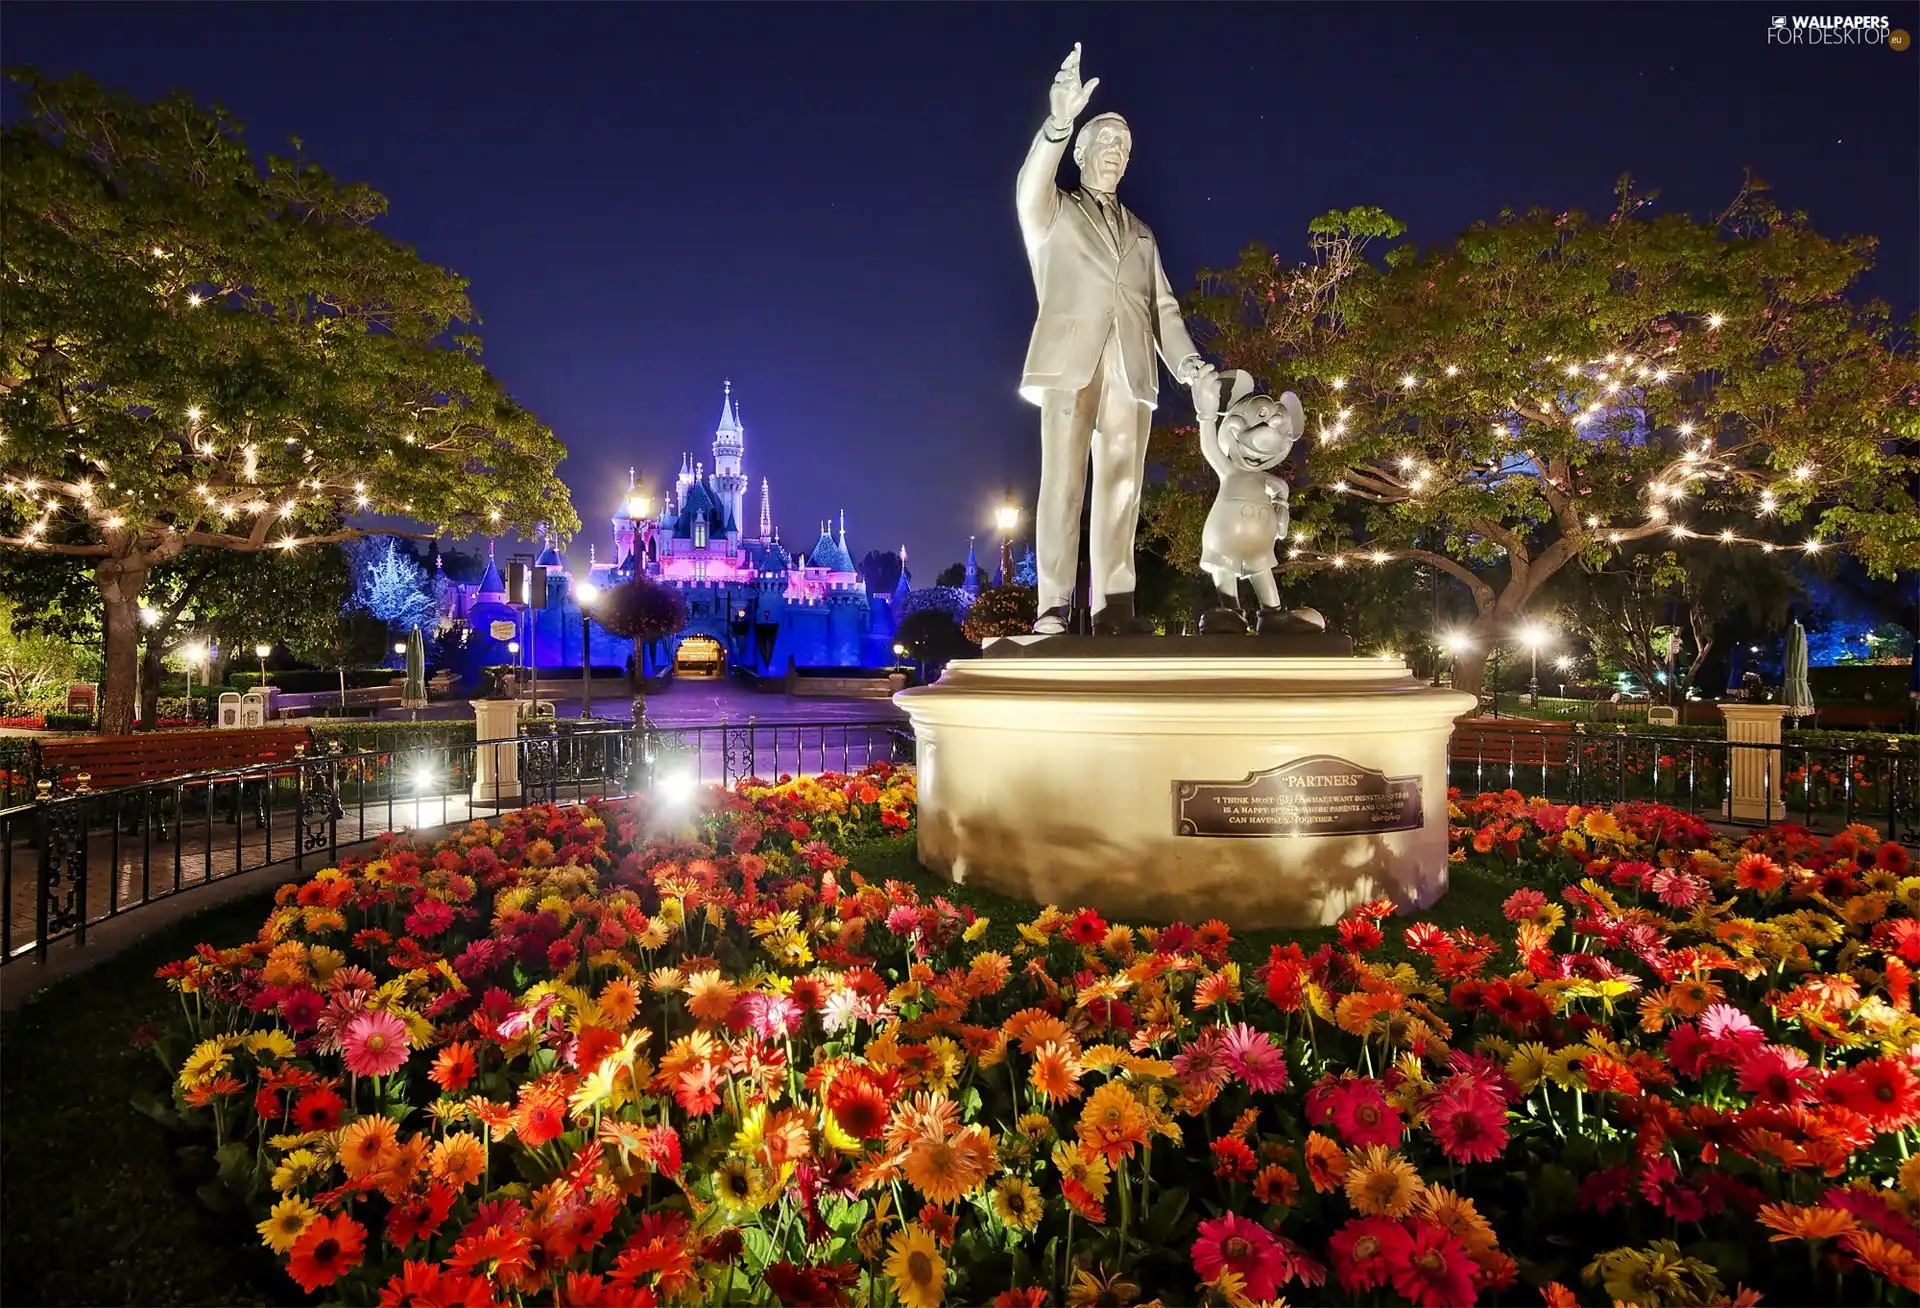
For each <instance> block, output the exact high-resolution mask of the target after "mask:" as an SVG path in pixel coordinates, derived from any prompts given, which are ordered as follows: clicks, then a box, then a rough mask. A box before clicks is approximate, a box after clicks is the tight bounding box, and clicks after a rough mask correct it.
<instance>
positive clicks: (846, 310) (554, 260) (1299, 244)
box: [0, 3, 1920, 584]
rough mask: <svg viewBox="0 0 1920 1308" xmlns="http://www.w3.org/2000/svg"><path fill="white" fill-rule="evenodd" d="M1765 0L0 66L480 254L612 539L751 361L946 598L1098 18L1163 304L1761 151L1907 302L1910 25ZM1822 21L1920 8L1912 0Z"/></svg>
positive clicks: (1706, 175) (284, 12)
mask: <svg viewBox="0 0 1920 1308" xmlns="http://www.w3.org/2000/svg"><path fill="white" fill-rule="evenodd" d="M1774 12H1775V9H1774V8H1773V7H1768V6H1762V5H1748V4H1696V5H1639V4H1636V5H1627V4H1621V5H1581V4H1556V5H1525V6H1522V5H1486V6H1468V5H1464V4H1460V5H1454V4H1421V5H1414V4H1400V5H1381V6H1366V5H1353V4H1343V5H1331V4H1328V5H1319V6H1312V7H1309V6H1305V5H1297V6H1279V5H1269V6H1261V7H1257V8H1256V7H1238V6H1228V5H1185V6H1178V7H1176V6H1157V5H1147V4H1137V5H1125V6H1102V5H1079V6H1059V7H1052V8H1042V7H1038V6H1031V5H1019V6H1015V5H992V6H965V7H961V6H931V5H915V6H904V5H902V6H877V5H847V4H842V5H833V6H818V7H814V6H806V5H781V6H769V7H759V6H751V5H721V4H707V5H699V6H693V5H688V6H666V5H661V6H639V5H632V6H621V5H612V4H604V5H593V6H568V5H562V4H547V5H539V6H534V5H521V6H506V5H498V6H480V5H454V4H444V5H432V6H417V7H409V6H398V5H373V4H353V5H348V4H332V5H305V6H302V5H258V6H239V5H227V6H220V7H197V6H186V5H163V4H147V5H138V6H136V5H86V4H61V5H52V4H39V5H35V4H22V3H9V4H8V5H7V6H6V13H5V17H4V20H3V21H4V27H3V28H0V42H3V43H4V44H3V46H0V50H3V52H4V53H3V54H0V57H3V58H4V60H5V62H6V63H7V64H9V65H15V64H23V63H34V64H38V65H40V66H41V67H42V68H43V69H45V70H47V71H49V72H65V71H68V70H72V69H79V70H82V71H85V72H87V73H89V74H91V75H92V76H94V77H97V78H99V79H101V80H103V81H105V82H107V83H109V84H112V85H115V86H118V87H122V88H125V89H127V90H130V91H133V92H134V93H136V94H139V95H141V96H149V97H150V96H157V95H159V94H162V93H164V92H166V91H168V90H170V89H174V88H182V89H186V90H189V91H191V92H193V93H194V94H195V95H196V96H198V97H200V98H201V99H202V100H218V101H219V102H221V103H222V104H224V105H225V106H226V107H227V108H228V109H229V110H230V111H231V112H232V113H233V114H235V115H236V116H237V117H238V118H239V119H240V121H242V122H244V123H245V124H247V126H248V129H249V132H248V134H249V139H250V140H251V141H252V142H253V144H254V146H255V147H256V148H257V149H260V150H263V151H264V150H267V149H281V148H283V147H284V142H285V140H286V138H287V137H288V136H289V135H294V134H298V135H299V136H301V137H302V138H303V139H304V140H305V142H306V146H307V149H308V152H309V154H310V156H311V157H312V158H313V159H315V160H316V161H317V162H318V163H320V164H321V165H322V166H324V167H326V168H327V169H329V170H331V171H332V172H334V173H336V174H339V175H341V176H344V177H348V178H353V179H360V180H364V181H366V182H368V183H370V184H371V185H373V186H374V187H375V188H376V189H378V190H380V191H381V192H383V193H384V194H386V195H387V196H388V197H389V199H390V200H391V202H392V208H391V214H390V217H389V218H388V220H387V222H386V224H385V226H386V230H387V231H389V232H390V233H391V234H392V235H394V236H395V237H397V238H399V239H400V240H403V241H405V242H407V243H409V244H411V245H413V246H415V247H416V248H417V249H418V250H419V251H420V252H421V254H422V255H423V256H424V257H425V258H427V259H429V260H431V261H433V262H436V263H440V264H444V265H447V266H449V267H451V268H454V269H456V270H458V271H459V272H460V273H462V274H464V275H465V276H467V277H468V278H470V279H471V282H472V297H473V300H474V303H475V305H476V306H477V308H478V309H479V312H480V314H481V316H482V319H483V327H482V332H483V335H484V337H485V339H486V345H487V348H486V359H487V361H488V363H489V364H490V365H491V367H492V369H493V370H494V372H495V373H496V375H498V376H499V377H500V378H502V379H503V381H504V382H505V384H506V386H507V387H508V389H509V390H511V391H512V392H513V394H514V395H515V396H516V397H517V398H519V399H520V400H521V401H522V402H523V403H525V404H526V405H528V406H529V407H530V408H531V409H532V410H533V411H534V412H535V413H537V414H538V415H539V416H540V417H541V418H542V419H543V420H544V421H545V422H547V423H549V424H550V425H551V426H552V427H553V428H554V430H555V431H556V432H557V433H558V434H559V435H560V437H561V439H562V440H563V441H565V442H566V444H567V446H568V447H569V449H570V450H571V455H570V456H569V458H568V459H567V461H566V462H565V463H564V464H562V465H561V469H560V471H561V474H562V476H564V477H565V479H566V480H567V482H568V484H569V485H570V486H571V487H572V488H573V495H574V503H575V505H576V507H577V508H578V509H579V512H580V516H581V518H582V519H583V520H584V521H585V522H586V524H587V534H586V539H587V540H591V541H594V542H596V543H597V544H598V545H599V547H600V549H601V550H602V551H603V552H604V551H605V550H606V549H607V547H608V536H607V529H606V518H607V515H608V514H609V513H610V512H611V511H612V510H613V508H614V506H615V502H616V493H617V491H618V490H619V489H621V488H624V486H625V484H626V482H625V474H626V469H627V467H628V465H629V464H633V465H637V466H638V467H639V468H640V470H641V473H642V476H643V477H645V478H647V479H648V480H649V481H650V482H651V483H652V485H653V486H654V487H655V488H656V489H657V488H658V487H659V486H660V485H661V484H662V482H663V480H670V478H671V476H672V473H673V471H674V470H675V469H677V468H678V466H679V461H680V454H681V451H683V450H686V451H691V452H692V453H693V454H694V456H695V457H696V458H699V459H702V460H705V461H707V462H709V463H710V462H711V457H712V456H711V453H710V446H711V443H712V431H713V427H714V423H715V420H716V419H717V417H718V415H719V409H720V387H721V381H722V379H723V378H729V377H730V378H731V379H732V381H733V386H734V394H735V396H736V398H737V399H738V400H739V401H740V404H741V407H742V411H743V412H742V417H743V419H744V421H745V424H746V427H747V453H746V465H747V466H746V470H747V472H748V474H749V476H750V477H751V478H752V481H753V484H754V493H755V499H754V501H753V502H754V503H755V504H757V502H758V499H757V496H758V484H759V480H760V478H761V476H763V475H765V476H769V477H771V478H772V481H773V496H774V516H775V521H776V522H777V523H778V524H779V526H780V528H781V534H782V536H783V538H784V539H785V540H786V541H787V543H788V544H789V545H790V546H801V547H804V546H805V544H806V543H807V542H810V541H811V540H812V538H813V535H814V533H815V531H816V530H817V524H818V522H819V520H820V519H821V518H824V517H827V516H829V515H831V514H834V513H837V512H838V511H839V510H841V509H843V508H844V509H845V510H846V513H847V521H848V544H849V546H850V547H851V548H852V550H853V552H854V554H855V557H856V558H857V557H858V556H859V555H860V554H861V553H862V552H864V551H865V550H867V549H871V548H875V547H892V546H895V545H898V544H900V543H901V542H903V541H904V542H905V543H906V544H907V545H908V546H909V548H910V551H911V559H912V563H913V565H914V570H915V572H916V574H917V579H918V581H919V582H920V583H921V584H926V583H928V582H929V581H930V580H931V578H932V575H933V572H934V571H935V570H937V569H938V567H939V566H941V565H943V564H945V563H948V562H951V561H953V560H956V559H958V558H960V557H961V556H963V555H964V553H965V550H966V538H967V536H968V534H969V533H972V532H978V533H980V534H981V535H982V536H983V537H985V536H986V535H987V534H988V532H989V530H990V527H989V525H988V524H989V514H990V510H991V507H992V506H993V505H994V504H995V503H997V502H998V501H999V499H1000V498H1001V496H1002V494H1003V492H1004V491H1005V489H1006V488H1007V487H1009V486H1011V487H1012V488H1013V489H1014V491H1015V493H1016V495H1017V496H1018V497H1019V498H1020V499H1021V500H1022V501H1023V502H1024V503H1025V504H1026V505H1028V506H1029V507H1030V506H1031V503H1032V497H1033V493H1034V490H1035V487H1036V485H1037V481H1038V471H1039V448H1038V422H1037V415H1036V413H1035V411H1034V410H1033V409H1032V408H1030V407H1029V406H1027V405H1025V404H1023V403H1022V402H1020V400H1019V399H1018V398H1017V397H1016V395H1015V393H1014V388H1015V385H1016V383H1017V381H1018V377H1019V371H1020V361H1021V358H1022V356H1023V353H1024V350H1025V345H1026V340H1027V333H1028V331H1029V329H1030V328H1031V325H1032V319H1033V286H1032V282H1031V280H1030V278H1029V275H1028V271H1027V266H1026V262H1025V258H1024V255H1023V253H1022V250H1021V245H1020V235H1019V231H1018V230H1017V228H1016V226H1015V223H1014V215H1013V180H1014V172H1015V170H1016V169H1017V168H1018V166H1019V163H1020V160H1021V158H1022V156H1023V154H1024V152H1025V150H1026V147H1027V143H1028V141H1029V139H1030V138H1031V136H1032V134H1033V132H1034V130H1035V129H1036V128H1037V127H1038V125H1039V123H1040V121H1041V119H1042V117H1043V116H1044V114H1045V111H1046V91H1047V86H1048V84H1049V82H1050V81H1051V79H1052V76H1053V73H1054V70H1055V68H1056V67H1057V66H1058V64H1059V61H1060V59H1061V57H1062V56H1063V55H1064V54H1065V53H1066V52H1067V50H1068V49H1069V48H1070V47H1071V45H1072V43H1073V42H1074V41H1075V40H1080V41H1082V42H1084V44H1085V64H1084V72H1085V74H1086V75H1087V76H1088V77H1096V76H1097V77H1099V78H1100V79H1101V83H1100V87H1099V89H1098V90H1097V91H1096V93H1095V96H1094V100H1093V104H1092V108H1091V110H1090V111H1089V112H1094V111H1099V110H1105V109H1112V110H1118V111H1119V112H1121V113H1124V114H1125V115H1126V116H1127V117H1128V118H1129V120H1130V121H1131V123H1132V125H1133V130H1134V159H1133V164H1132V167H1131V170H1130V171H1129V173H1128V175H1127V178H1126V180H1125V182H1124V183H1123V184H1122V187H1121V194H1122V197H1123V198H1124V199H1125V200H1126V201H1127V203H1128V205H1129V206H1130V207H1132V208H1133V209H1135V210H1136V211H1137V212H1139V213H1140V215H1141V216H1142V217H1143V218H1144V219H1145V220H1146V221H1147V222H1148V223H1149V224H1150V225H1152V227H1153V228H1154V229H1155V231H1156V233H1157V234H1158V236H1159V238H1160V242H1161V246H1162V248H1163V249H1164V250H1165V251H1166V257H1167V259H1168V261H1169V262H1168V265H1167V273H1168V276H1169V278H1170V279H1171V280H1172V282H1173V285H1174V287H1175V289H1176V291H1180V292H1184V291H1185V290H1187V289H1188V288H1189V287H1190V286H1191V285H1192V283H1193V278H1194V274H1195V272H1196V271H1197V270H1198V269H1199V268H1201V267H1202V266H1208V265H1212V266H1224V265H1227V264H1229V263H1231V262H1232V260H1233V258H1234V256H1235V254H1236V252H1237V251H1238V249H1239V248H1240V247H1241V246H1243V245H1244V244H1246V243H1247V242H1248V241H1250V240H1254V239H1261V240H1264V241H1266V242H1267V243H1269V244H1270V245H1271V246H1272V247H1274V248H1275V249H1276V250H1278V251H1281V252H1282V253H1283V254H1285V255H1287V256H1289V257H1304V254H1305V246H1304V237H1305V227H1306V224H1307V222H1308V221H1309V220H1310V219H1311V218H1313V217H1314V216H1316V215H1318V214H1320V213H1323V212H1325V211H1326V210H1328V209H1332V208H1335V207H1340V208H1345V207H1349V206H1352V205H1359V204H1372V205H1379V206H1381V207H1383V208H1385V209H1386V210H1388V211H1389V212H1390V213H1392V214H1394V215H1395V216H1396V217H1398V218H1400V219H1401V220H1402V221H1404V222H1406V223H1407V224H1408V226H1409V228H1410V234H1411V236H1412V237H1413V238H1414V239H1416V240H1420V241H1437V240H1443V239H1445V238H1447V237H1449V236H1451V235H1453V234H1454V233H1456V232H1458V231H1459V230H1460V229H1462V228H1463V227H1465V226H1466V225H1467V224H1469V223H1471V222H1472V221H1474V220H1475V219H1479V218H1483V217H1491V216H1493V215H1494V214H1495V213H1497V212H1498V211H1499V210H1500V209H1501V208H1502V207H1506V206H1513V207H1524V206H1527V205H1531V204H1544V205H1549V206H1553V207H1556V208H1567V207H1575V206H1579V207H1585V208H1588V209H1603V208H1604V207H1605V206H1606V205H1607V204H1608V201H1609V197H1610V193H1611V188H1612V184H1613V182H1614V179H1615V178H1616V177H1617V176H1618V175H1619V174H1621V173H1623V172H1631V173H1633V174H1634V175H1635V177H1636V178H1637V179H1638V181H1639V182H1640V184H1641V185H1642V186H1647V187H1657V188H1659V189H1660V191H1661V192H1662V203H1663V205H1668V206H1674V207H1681V208H1685V209H1688V210H1690V211H1692V212H1694V213H1696V214H1705V213H1707V212H1710V211H1711V210H1712V209H1713V208H1714V207H1716V206H1718V205H1720V204H1723V203H1724V202H1725V201H1726V200H1727V199H1728V198H1729V197H1730V196H1731V195H1732V194H1733V192H1734V191H1735V189H1736V188H1737V187H1738V185H1739V183H1740V177H1741V170H1742V168H1743V167H1746V166H1751V167H1752V168H1753V169H1754V170H1755V171H1756V172H1757V173H1758V174H1759V175H1760V176H1762V177H1764V178H1765V179H1766V180H1767V181H1768V182H1770V183H1771V184H1772V185H1773V188H1774V195H1775V197H1776V198H1777V199H1778V200H1779V201H1780V202H1781V203H1782V204H1783V205H1785V206H1786V207H1788V208H1801V209H1805V210H1807V211H1808V212H1809V213H1810V214H1811V215H1812V217H1813V219H1814V221H1815V223H1816V225H1817V226H1818V227H1819V228H1820V229H1821V230H1822V231H1824V232H1827V233H1828V234H1831V235H1841V234H1847V233H1858V232H1866V233H1873V234H1877V235H1878V236H1879V237H1880V238H1881V239H1882V242H1883V245H1882V251H1881V262H1880V267H1879V269H1878V270H1877V271H1876V273H1875V274H1874V277H1873V279H1872V282H1871V283H1870V286H1869V289H1870V291H1871V292H1872V293H1873V294H1876V295H1879V296H1882V297H1884V298H1886V299H1888V300H1890V301H1891V302H1892V303H1893V305H1894V307H1895V308H1896V310H1897V311H1898V312H1899V313H1901V314H1902V315H1906V314H1910V313H1912V312H1913V311H1914V309H1915V308H1916V304H1920V289H1917V288H1920V256H1917V255H1916V244H1920V51H1916V50H1914V49H1911V48H1910V49H1908V50H1907V51H1906V52H1904V53H1896V52H1894V51H1892V50H1890V49H1888V48H1887V47H1885V46H1876V47H1848V46H1835V47H1824V48H1821V47H1815V48H1778V47H1770V46H1769V45H1768V44H1767V41H1766V29H1767V25H1768V22H1769V18H1770V16H1771V14H1773V13H1774ZM1783 12H1789V13H1792V12H1813V11H1812V10H1804V11H1796V10H1792V9H1787V10H1784V11H1783ZM1818 12H1821V13H1827V12H1840V13H1847V12H1858V13H1874V14H1887V15H1889V16H1890V17H1891V18H1892V22H1893V26H1895V27H1897V28H1905V29H1906V30H1908V31H1909V32H1920V4H1912V3H1906V4H1893V5H1883V6H1878V7H1867V8H1851V7H1849V6H1844V5H1842V6H1826V7H1822V8H1821V9H1820V10H1819V11H1818ZM6 108H7V111H8V113H9V116H11V114H12V112H13V111H14V110H15V109H16V108H17V98H16V97H15V95H14V93H13V92H11V91H9V92H8V99H7V101H6ZM1064 175H1066V176H1069V177H1070V176H1071V169H1069V170H1067V172H1066V173H1065V174H1064ZM1170 389H1171V383H1170V382H1169V381H1167V380H1165V379H1164V378H1163V381H1162V393H1163V395H1165V394H1167V393H1168V391H1169V390H1170ZM744 525H746V526H748V528H749V529H751V527H752V524H751V523H749V524H744ZM581 553H582V554H584V548H582V550H581ZM991 553H992V551H991V549H990V548H988V547H986V545H985V543H984V541H983V547H982V558H983V560H984V559H986V558H987V557H989V556H990V555H991Z"/></svg>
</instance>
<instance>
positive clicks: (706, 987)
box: [687, 968, 740, 1022]
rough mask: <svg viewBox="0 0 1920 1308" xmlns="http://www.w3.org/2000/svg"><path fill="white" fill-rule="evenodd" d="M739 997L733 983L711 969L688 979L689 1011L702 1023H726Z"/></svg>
mask: <svg viewBox="0 0 1920 1308" xmlns="http://www.w3.org/2000/svg"><path fill="white" fill-rule="evenodd" d="M739 997H740V992H739V991H738V990H737V989H735V987H734V984H733V982H731V981H729V980H727V978H725V977H723V976H721V975H720V973H719V972H717V971H715V970H713V969H711V968H709V969H708V970H707V971H705V972H695V973H694V974H693V975H692V976H690V977H688V978H687V1011H688V1012H690V1013H692V1014H693V1015H694V1017H695V1018H697V1019H699V1020H700V1021H702V1022H724V1021H726V1020H727V1018H728V1017H729V1016H730V1015H731V1014H732V1013H733V1005H734V1003H735V1002H736V1001H737V1000H738V999H739Z"/></svg>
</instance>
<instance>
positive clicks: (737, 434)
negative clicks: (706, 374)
mask: <svg viewBox="0 0 1920 1308" xmlns="http://www.w3.org/2000/svg"><path fill="white" fill-rule="evenodd" d="M746 448H747V433H746V429H745V428H744V427H742V426H741V425H740V417H739V414H738V413H737V412H736V411H735V409H734V405H733V383H732V382H731V381H728V382H726V383H725V385H724V394H723V396H722V398H721V401H720V425H719V426H717V427H715V428H714V429H713V483H712V484H713V493H714V496H715V497H716V498H717V499H718V500H719V501H720V503H721V505H722V506H723V507H724V508H725V510H726V514H725V516H727V517H730V518H732V519H733V521H734V522H735V523H738V522H739V521H740V520H741V519H742V518H744V517H746V516H747V515H746V495H747V479H746V478H745V477H744V476H742V475H741V472H740V459H741V456H742V455H744V454H745V453H746ZM735 531H736V534H737V531H738V528H737V527H736V529H735Z"/></svg>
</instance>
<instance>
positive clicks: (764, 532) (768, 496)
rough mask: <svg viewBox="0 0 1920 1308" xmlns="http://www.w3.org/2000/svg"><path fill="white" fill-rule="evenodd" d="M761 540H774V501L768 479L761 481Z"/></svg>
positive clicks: (763, 478)
mask: <svg viewBox="0 0 1920 1308" xmlns="http://www.w3.org/2000/svg"><path fill="white" fill-rule="evenodd" d="M760 539H761V540H772V539H773V499H772V490H771V488H770V487H769V486H768V485H767V479H766V478H765V477H762V478H761V479H760Z"/></svg>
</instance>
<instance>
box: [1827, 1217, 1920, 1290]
mask: <svg viewBox="0 0 1920 1308" xmlns="http://www.w3.org/2000/svg"><path fill="white" fill-rule="evenodd" d="M1840 1245H1841V1247H1842V1248H1844V1249H1845V1250H1846V1251H1847V1252H1848V1253H1850V1254H1852V1255H1853V1256H1854V1257H1855V1258H1858V1259H1859V1260H1860V1261H1861V1262H1863V1263H1865V1264H1866V1265H1867V1266H1868V1267H1870V1268H1871V1269H1873V1270H1874V1271H1876V1272H1878V1273H1880V1275H1882V1276H1884V1277H1886V1278H1887V1279H1888V1280H1889V1281H1892V1282H1893V1283H1894V1284H1895V1285H1897V1286H1899V1287H1900V1288H1901V1289H1903V1290H1913V1291H1920V1258H1915V1257H1914V1256H1913V1255H1912V1254H1911V1253H1909V1252H1908V1251H1907V1249H1906V1248H1905V1246H1903V1245H1898V1244H1895V1243H1894V1242H1893V1241H1892V1240H1889V1239H1887V1237H1886V1236H1884V1235H1881V1234H1880V1233H1879V1232H1877V1231H1849V1232H1847V1233H1846V1234H1845V1235H1843V1236H1841V1237H1840Z"/></svg>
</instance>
